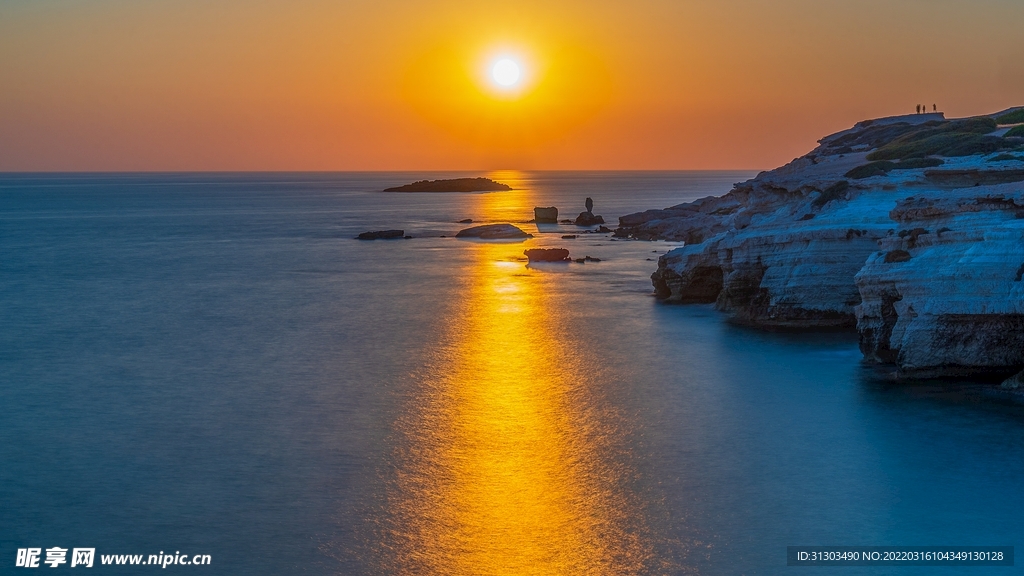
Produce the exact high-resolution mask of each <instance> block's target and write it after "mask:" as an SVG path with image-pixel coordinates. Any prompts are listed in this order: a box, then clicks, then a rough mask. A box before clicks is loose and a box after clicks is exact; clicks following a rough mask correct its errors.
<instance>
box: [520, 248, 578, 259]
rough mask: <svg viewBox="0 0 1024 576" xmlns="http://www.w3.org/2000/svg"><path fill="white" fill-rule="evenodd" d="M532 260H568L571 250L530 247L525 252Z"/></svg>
mask: <svg viewBox="0 0 1024 576" xmlns="http://www.w3.org/2000/svg"><path fill="white" fill-rule="evenodd" d="M523 254H526V257H527V258H529V260H530V262H568V261H569V251H568V250H566V249H565V248H530V249H529V250H526V251H525V252H523Z"/></svg>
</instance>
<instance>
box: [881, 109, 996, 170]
mask: <svg viewBox="0 0 1024 576" xmlns="http://www.w3.org/2000/svg"><path fill="white" fill-rule="evenodd" d="M995 129H996V121H995V120H992V119H991V118H968V119H966V120H955V121H953V122H946V123H944V124H941V125H939V126H935V127H921V129H919V130H915V131H913V132H910V133H907V134H904V135H902V136H900V137H898V138H896V139H894V140H893V141H891V142H889V143H888V144H885V145H884V146H882V147H881V148H879V149H878V150H875V151H874V152H872V153H871V154H868V160H906V159H911V158H924V157H926V156H933V155H934V156H971V155H974V154H989V153H991V152H995V151H996V150H1000V149H1001V148H1003V147H1005V142H1004V141H1003V139H1001V138H997V137H994V136H986V134H988V133H989V132H992V131H993V130H995Z"/></svg>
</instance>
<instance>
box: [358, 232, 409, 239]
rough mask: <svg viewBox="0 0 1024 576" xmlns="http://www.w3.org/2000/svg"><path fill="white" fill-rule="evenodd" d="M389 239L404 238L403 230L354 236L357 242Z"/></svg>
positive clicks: (364, 233)
mask: <svg viewBox="0 0 1024 576" xmlns="http://www.w3.org/2000/svg"><path fill="white" fill-rule="evenodd" d="M391 238H405V230H375V231H373V232H363V233H362V234H360V235H359V236H356V239H357V240H389V239H391Z"/></svg>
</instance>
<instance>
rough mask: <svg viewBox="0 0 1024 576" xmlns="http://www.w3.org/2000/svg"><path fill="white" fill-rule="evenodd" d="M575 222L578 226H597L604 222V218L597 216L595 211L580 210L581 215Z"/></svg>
mask: <svg viewBox="0 0 1024 576" xmlns="http://www.w3.org/2000/svg"><path fill="white" fill-rule="evenodd" d="M573 223H574V224H576V225H577V226H597V225H598V224H604V218H602V217H601V216H595V215H594V213H593V212H580V215H579V216H577V217H576V220H575V221H574V222H573Z"/></svg>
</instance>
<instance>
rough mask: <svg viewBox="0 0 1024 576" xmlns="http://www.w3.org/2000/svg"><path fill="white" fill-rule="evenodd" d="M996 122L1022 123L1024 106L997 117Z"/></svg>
mask: <svg viewBox="0 0 1024 576" xmlns="http://www.w3.org/2000/svg"><path fill="white" fill-rule="evenodd" d="M996 122H998V123H1000V124H1020V123H1022V122H1024V108H1021V109H1020V110H1014V111H1013V112H1010V113H1008V114H1003V115H1002V116H999V117H997V118H996Z"/></svg>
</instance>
